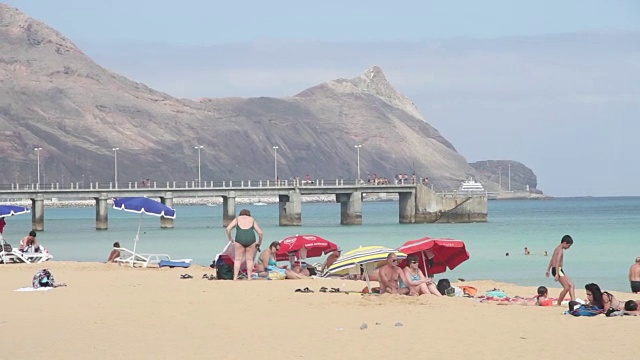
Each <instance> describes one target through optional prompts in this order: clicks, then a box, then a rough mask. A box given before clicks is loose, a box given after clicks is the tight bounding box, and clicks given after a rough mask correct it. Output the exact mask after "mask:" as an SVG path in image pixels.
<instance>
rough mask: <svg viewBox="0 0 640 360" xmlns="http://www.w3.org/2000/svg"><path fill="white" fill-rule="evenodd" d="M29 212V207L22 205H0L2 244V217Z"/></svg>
mask: <svg viewBox="0 0 640 360" xmlns="http://www.w3.org/2000/svg"><path fill="white" fill-rule="evenodd" d="M30 212H31V209H29V208H26V207H23V206H15V205H0V241H1V242H2V244H1V245H2V246H4V236H2V233H3V232H4V226H5V225H6V223H5V221H4V218H5V217H8V216H14V215H22V214H27V213H30Z"/></svg>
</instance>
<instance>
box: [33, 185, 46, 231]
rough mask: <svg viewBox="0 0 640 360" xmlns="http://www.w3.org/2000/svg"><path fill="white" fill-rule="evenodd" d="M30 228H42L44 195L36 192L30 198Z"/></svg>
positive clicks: (39, 229)
mask: <svg viewBox="0 0 640 360" xmlns="http://www.w3.org/2000/svg"><path fill="white" fill-rule="evenodd" d="M31 229H32V230H35V231H43V230H44V195H42V194H36V196H35V197H34V198H32V199H31Z"/></svg>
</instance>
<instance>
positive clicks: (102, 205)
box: [95, 193, 109, 230]
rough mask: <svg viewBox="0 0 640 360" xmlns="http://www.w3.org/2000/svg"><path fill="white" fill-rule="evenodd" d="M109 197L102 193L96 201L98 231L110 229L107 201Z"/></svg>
mask: <svg viewBox="0 0 640 360" xmlns="http://www.w3.org/2000/svg"><path fill="white" fill-rule="evenodd" d="M108 199H109V195H107V194H105V193H102V194H100V197H97V198H95V200H96V230H107V229H108V228H109V206H108V205H107V200H108Z"/></svg>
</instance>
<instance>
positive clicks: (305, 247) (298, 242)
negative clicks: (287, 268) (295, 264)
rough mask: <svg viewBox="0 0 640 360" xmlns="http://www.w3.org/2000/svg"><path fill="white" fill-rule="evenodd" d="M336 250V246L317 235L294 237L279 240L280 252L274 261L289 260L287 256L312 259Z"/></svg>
mask: <svg viewBox="0 0 640 360" xmlns="http://www.w3.org/2000/svg"><path fill="white" fill-rule="evenodd" d="M335 250H338V245H336V244H334V243H332V242H331V241H329V240H327V239H323V238H322V237H320V236H317V235H296V236H289V237H288V238H284V239H282V240H280V250H279V251H278V252H277V253H276V260H278V261H282V260H289V255H291V254H294V253H295V254H296V256H297V257H298V259H300V258H313V257H318V256H322V255H323V254H328V253H330V252H332V251H335Z"/></svg>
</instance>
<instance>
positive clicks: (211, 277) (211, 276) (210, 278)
mask: <svg viewBox="0 0 640 360" xmlns="http://www.w3.org/2000/svg"><path fill="white" fill-rule="evenodd" d="M207 280H218V279H217V278H216V277H215V276H213V274H211V275H209V277H208V278H207Z"/></svg>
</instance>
